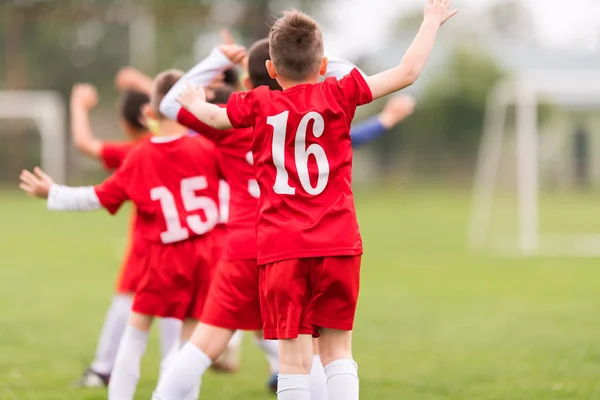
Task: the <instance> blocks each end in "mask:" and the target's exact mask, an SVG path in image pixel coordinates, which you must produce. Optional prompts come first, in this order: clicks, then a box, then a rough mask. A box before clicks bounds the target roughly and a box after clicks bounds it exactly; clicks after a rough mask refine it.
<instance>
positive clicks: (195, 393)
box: [183, 383, 200, 400]
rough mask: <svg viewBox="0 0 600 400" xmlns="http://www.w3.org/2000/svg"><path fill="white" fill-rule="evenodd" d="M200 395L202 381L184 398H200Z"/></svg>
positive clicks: (192, 399) (186, 399)
mask: <svg viewBox="0 0 600 400" xmlns="http://www.w3.org/2000/svg"><path fill="white" fill-rule="evenodd" d="M199 397H200V383H197V384H196V386H195V387H194V388H193V389H192V391H191V392H189V393H188V395H187V396H185V398H184V399H183V400H198V398H199Z"/></svg>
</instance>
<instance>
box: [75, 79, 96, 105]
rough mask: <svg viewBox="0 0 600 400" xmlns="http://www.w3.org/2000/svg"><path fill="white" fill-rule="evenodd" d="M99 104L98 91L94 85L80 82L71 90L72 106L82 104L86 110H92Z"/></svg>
mask: <svg viewBox="0 0 600 400" xmlns="http://www.w3.org/2000/svg"><path fill="white" fill-rule="evenodd" d="M97 104H98V91H97V90H96V87H95V86H94V85H90V84H88V83H78V84H76V85H75V86H73V91H72V92H71V107H73V106H80V107H83V108H84V109H85V110H88V111H89V110H91V109H92V108H94V107H96V105H97Z"/></svg>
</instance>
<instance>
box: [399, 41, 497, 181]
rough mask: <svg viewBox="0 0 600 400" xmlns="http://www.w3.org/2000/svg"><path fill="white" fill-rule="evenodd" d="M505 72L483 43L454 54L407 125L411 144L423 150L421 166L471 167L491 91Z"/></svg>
mask: <svg viewBox="0 0 600 400" xmlns="http://www.w3.org/2000/svg"><path fill="white" fill-rule="evenodd" d="M502 76H503V71H502V69H501V68H500V66H499V65H498V63H497V62H496V61H495V60H494V59H493V58H492V57H490V56H489V55H488V54H487V53H486V51H485V49H483V48H481V47H480V46H464V45H463V46H459V47H456V48H455V49H454V50H453V51H452V52H451V53H450V55H449V58H448V60H447V61H446V62H445V63H444V73H440V74H437V75H436V76H435V77H434V78H433V79H432V80H431V81H430V82H429V83H428V86H427V88H426V89H425V91H424V93H423V95H422V97H421V98H420V99H419V106H418V108H417V112H416V113H415V115H414V116H413V117H412V118H411V119H409V120H408V121H407V123H406V126H405V132H407V136H406V138H405V139H406V142H407V145H409V146H411V147H414V148H415V149H416V150H418V151H417V154H420V155H425V157H417V162H418V164H419V165H418V166H419V171H422V172H426V171H428V170H429V171H431V172H434V171H435V172H439V171H440V170H443V169H447V168H448V167H449V166H458V167H459V168H460V169H464V167H469V166H471V164H472V162H473V161H474V158H475V155H476V153H477V151H476V150H477V146H478V143H479V137H480V134H481V131H482V128H483V119H484V115H485V108H486V103H487V96H488V93H489V92H490V90H491V89H492V88H493V87H494V85H495V84H496V83H497V82H498V80H499V79H500V78H501V77H502ZM430 155H434V156H433V157H430Z"/></svg>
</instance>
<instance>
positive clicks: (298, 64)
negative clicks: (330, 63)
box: [269, 11, 324, 82]
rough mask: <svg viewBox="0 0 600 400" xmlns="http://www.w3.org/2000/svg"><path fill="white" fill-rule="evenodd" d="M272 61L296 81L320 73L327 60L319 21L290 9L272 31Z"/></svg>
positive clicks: (277, 67) (270, 46)
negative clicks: (324, 58) (325, 59)
mask: <svg viewBox="0 0 600 400" xmlns="http://www.w3.org/2000/svg"><path fill="white" fill-rule="evenodd" d="M269 48H270V54H271V60H272V61H273V65H274V66H275V69H276V70H277V73H278V74H279V75H281V76H282V77H284V78H288V79H291V80H293V81H296V82H300V81H303V80H305V79H307V78H309V77H310V76H311V75H314V74H316V73H317V72H318V71H319V68H320V67H321V63H322V61H323V56H324V49H323V34H322V33H321V28H320V27H319V24H318V23H317V22H316V21H315V20H314V19H312V18H311V17H309V16H308V15H306V14H303V13H301V12H299V11H287V12H284V13H283V17H281V18H279V19H278V20H277V21H276V22H275V24H274V25H273V27H272V28H271V32H270V33H269Z"/></svg>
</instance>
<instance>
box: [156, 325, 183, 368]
mask: <svg viewBox="0 0 600 400" xmlns="http://www.w3.org/2000/svg"><path fill="white" fill-rule="evenodd" d="M182 325H183V324H182V322H181V321H180V320H178V319H175V318H161V319H160V320H159V321H158V329H159V330H160V357H161V360H164V359H165V357H167V356H168V355H169V354H170V353H171V351H172V350H173V347H175V346H178V345H179V338H180V337H181V326H182Z"/></svg>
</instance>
